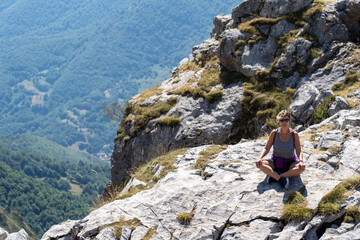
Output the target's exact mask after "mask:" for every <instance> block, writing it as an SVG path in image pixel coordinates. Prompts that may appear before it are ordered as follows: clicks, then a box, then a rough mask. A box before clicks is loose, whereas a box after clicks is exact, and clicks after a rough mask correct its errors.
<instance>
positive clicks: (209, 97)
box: [205, 89, 223, 103]
mask: <svg viewBox="0 0 360 240" xmlns="http://www.w3.org/2000/svg"><path fill="white" fill-rule="evenodd" d="M222 95H223V91H222V90H221V89H218V90H215V91H212V92H209V93H207V94H205V99H206V101H208V102H209V103H214V102H216V101H217V100H219V99H220V98H221V97H222Z"/></svg>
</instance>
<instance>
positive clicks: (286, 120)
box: [279, 118, 290, 122]
mask: <svg viewBox="0 0 360 240" xmlns="http://www.w3.org/2000/svg"><path fill="white" fill-rule="evenodd" d="M279 121H280V122H289V121H290V119H288V118H286V119H280V120H279Z"/></svg>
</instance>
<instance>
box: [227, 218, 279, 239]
mask: <svg viewBox="0 0 360 240" xmlns="http://www.w3.org/2000/svg"><path fill="white" fill-rule="evenodd" d="M279 225H281V224H279V223H278V222H275V221H271V220H269V221H264V220H260V219H257V220H254V221H252V222H250V224H249V225H247V226H245V225H243V226H240V227H238V226H232V227H229V228H225V231H224V233H223V234H222V236H221V239H222V240H232V239H249V240H250V239H253V240H257V239H266V238H267V237H268V236H269V235H270V233H271V232H274V229H277V228H278V231H280V227H279ZM275 231H276V230H275Z"/></svg>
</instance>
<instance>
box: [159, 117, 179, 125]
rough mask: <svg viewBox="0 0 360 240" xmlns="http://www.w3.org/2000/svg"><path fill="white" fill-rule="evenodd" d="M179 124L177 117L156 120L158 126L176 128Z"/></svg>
mask: <svg viewBox="0 0 360 240" xmlns="http://www.w3.org/2000/svg"><path fill="white" fill-rule="evenodd" d="M179 122H180V118H179V117H163V118H159V119H157V120H156V123H157V124H159V125H160V126H167V127H176V126H177V125H178V124H179Z"/></svg>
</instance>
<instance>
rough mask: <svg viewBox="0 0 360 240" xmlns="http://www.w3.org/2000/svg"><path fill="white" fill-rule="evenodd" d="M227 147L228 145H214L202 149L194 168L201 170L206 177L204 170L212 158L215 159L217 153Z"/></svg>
mask: <svg viewBox="0 0 360 240" xmlns="http://www.w3.org/2000/svg"><path fill="white" fill-rule="evenodd" d="M225 149H227V145H213V146H210V147H208V148H206V149H205V150H202V151H201V152H200V153H199V154H200V155H201V156H200V157H199V158H198V159H197V160H196V163H195V166H194V168H195V169H200V170H201V176H203V177H204V170H205V168H206V166H207V164H208V163H209V162H210V160H212V159H215V158H216V157H217V155H218V154H219V153H220V152H222V151H224V150H225Z"/></svg>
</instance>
